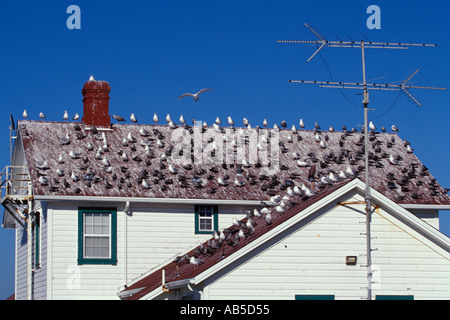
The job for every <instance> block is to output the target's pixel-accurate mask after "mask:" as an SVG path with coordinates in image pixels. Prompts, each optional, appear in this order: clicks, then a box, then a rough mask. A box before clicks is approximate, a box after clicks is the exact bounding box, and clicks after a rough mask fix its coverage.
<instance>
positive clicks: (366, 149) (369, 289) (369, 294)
mask: <svg viewBox="0 0 450 320" xmlns="http://www.w3.org/2000/svg"><path fill="white" fill-rule="evenodd" d="M361 50H362V66H363V82H364V100H363V105H364V162H365V180H366V197H365V203H366V250H367V300H372V258H371V251H372V250H371V247H370V185H369V130H368V129H369V128H368V125H367V112H368V107H367V106H368V105H369V93H368V92H367V83H366V64H365V59H364V41H363V40H361Z"/></svg>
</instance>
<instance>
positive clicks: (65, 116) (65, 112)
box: [63, 110, 69, 121]
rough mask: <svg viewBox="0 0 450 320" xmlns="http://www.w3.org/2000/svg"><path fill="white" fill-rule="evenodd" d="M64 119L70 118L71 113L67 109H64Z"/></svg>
mask: <svg viewBox="0 0 450 320" xmlns="http://www.w3.org/2000/svg"><path fill="white" fill-rule="evenodd" d="M63 119H64V121H65V120H68V119H69V114H68V113H67V110H65V111H64V115H63Z"/></svg>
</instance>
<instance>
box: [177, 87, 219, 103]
mask: <svg viewBox="0 0 450 320" xmlns="http://www.w3.org/2000/svg"><path fill="white" fill-rule="evenodd" d="M211 90H212V89H202V90H200V91H199V92H197V93H185V94H182V95H181V96H179V97H178V99H181V98H183V97H187V96H191V97H192V98H193V99H194V102H197V101H198V100H200V98H199V95H200V93H202V92H204V91H211Z"/></svg>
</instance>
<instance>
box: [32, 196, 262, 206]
mask: <svg viewBox="0 0 450 320" xmlns="http://www.w3.org/2000/svg"><path fill="white" fill-rule="evenodd" d="M34 199H35V200H38V201H51V202H57V201H77V202H80V201H85V202H89V201H95V202H127V201H129V202H130V203H131V202H133V203H172V204H177V203H182V204H186V203H192V204H198V203H200V202H201V203H202V204H233V205H236V204H240V205H251V206H261V205H264V204H263V201H261V200H222V199H186V198H142V197H101V196H54V195H35V196H34Z"/></svg>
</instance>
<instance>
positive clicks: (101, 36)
mask: <svg viewBox="0 0 450 320" xmlns="http://www.w3.org/2000/svg"><path fill="white" fill-rule="evenodd" d="M72 4H75V5H78V6H79V7H80V9H81V30H69V29H68V28H67V26H66V20H67V18H68V17H69V14H67V13H66V9H67V7H68V6H69V5H72ZM372 4H375V5H378V6H379V7H380V9H381V29H379V30H377V29H374V30H369V29H368V28H367V26H366V20H367V18H368V17H369V14H367V13H366V9H367V7H368V6H369V5H372ZM448 12H450V2H448V1H442V0H430V1H427V2H422V1H403V0H401V1H380V0H371V1H365V0H353V1H298V0H297V1H272V0H270V1H243V0H241V1H235V0H228V1H211V0H209V1H197V0H191V1H178V0H175V1H170V2H169V1H136V0H134V1H85V0H73V1H63V0H54V1H50V0H42V1H12V0H3V1H2V2H1V3H0V32H1V35H2V53H1V55H0V57H1V59H0V69H1V70H2V72H1V74H0V96H1V102H2V103H1V106H0V108H1V110H2V114H3V117H1V118H0V128H1V131H0V134H1V139H0V150H3V152H2V153H1V154H0V161H1V163H2V167H3V166H6V165H8V164H9V152H8V150H9V130H8V127H9V117H8V114H9V113H12V115H13V116H14V118H15V119H16V120H18V119H20V118H21V114H22V111H23V110H24V109H27V111H28V114H29V116H30V119H35V120H37V119H38V114H39V112H41V111H42V112H44V113H45V114H46V117H47V120H51V121H61V120H62V115H63V113H64V110H68V112H69V114H70V115H73V114H74V113H75V112H78V113H79V114H82V101H81V99H82V95H81V88H82V86H83V84H84V82H86V81H87V80H88V78H89V76H90V75H91V74H93V75H94V77H95V78H96V79H98V80H106V81H108V82H109V83H110V85H111V88H112V90H111V100H110V113H111V114H119V115H122V116H123V117H125V118H127V119H128V117H129V115H130V113H131V112H134V113H135V114H136V116H137V117H138V119H139V122H140V123H151V122H152V120H151V117H152V115H153V113H154V112H156V113H158V114H159V115H165V114H166V113H170V114H171V115H172V119H178V117H179V115H180V114H183V115H184V117H185V118H186V119H188V120H190V119H192V118H196V119H197V120H202V121H207V122H208V123H209V124H211V123H212V122H213V121H214V119H215V118H216V116H219V117H220V118H221V119H222V120H225V119H226V117H227V116H231V117H232V118H233V119H234V120H235V122H236V123H238V122H239V123H240V120H241V119H242V118H243V117H246V118H248V119H249V121H250V123H251V124H252V125H257V124H259V125H261V124H262V121H263V119H264V118H267V119H268V121H269V123H270V126H273V124H274V123H275V122H276V123H278V124H279V123H280V122H281V120H285V121H286V122H287V123H288V124H289V125H292V124H296V125H298V120H299V119H300V118H303V119H304V121H305V124H306V128H307V129H312V128H313V125H314V122H315V121H317V122H318V123H319V124H320V125H321V126H322V128H327V127H328V126H330V125H332V126H334V127H335V128H340V127H341V126H342V124H346V125H347V127H357V126H358V125H361V124H362V123H363V113H362V109H361V107H360V105H361V100H362V97H361V96H360V95H356V93H359V92H358V91H354V90H344V91H343V94H345V96H344V95H343V94H342V93H341V92H339V91H338V90H335V89H321V88H317V87H315V86H312V85H300V84H294V83H288V80H289V79H301V80H324V81H327V80H328V81H329V80H331V76H332V77H333V78H334V79H335V80H337V81H347V82H357V81H362V73H361V52H360V50H358V49H334V48H326V49H324V50H323V51H322V54H321V56H316V57H315V58H314V59H313V60H312V61H311V62H309V63H306V60H307V59H308V58H309V56H310V55H311V54H312V53H313V52H314V51H315V47H311V46H309V45H300V44H279V43H276V40H281V39H287V40H295V39H298V40H314V39H315V36H314V35H313V34H312V33H311V32H309V31H308V30H307V29H306V28H305V27H304V25H303V24H304V23H305V22H307V23H308V24H310V25H312V26H313V27H315V28H316V30H317V31H318V32H319V33H320V34H321V35H323V36H325V37H326V38H327V39H328V40H338V38H339V39H342V40H349V39H350V38H351V39H353V40H355V41H359V40H361V39H364V40H366V39H370V40H371V41H391V42H414V43H437V44H438V47H436V48H410V49H408V50H375V49H372V50H367V51H366V63H367V66H366V71H367V79H368V80H371V79H377V80H373V81H372V82H378V83H391V82H395V81H400V80H404V79H406V78H407V77H408V76H409V75H410V74H411V73H412V72H414V71H415V70H416V69H418V68H420V72H419V73H418V74H417V75H416V76H415V77H414V78H413V81H417V82H416V83H414V84H416V85H429V86H438V87H450V83H449V73H450V63H449V60H448V57H449V54H450V34H449V33H450V32H449V30H450V28H449V27H448V22H447V21H448ZM326 66H328V68H329V70H330V72H331V76H330V73H329V71H328V69H327V67H326ZM378 78H381V79H378ZM205 87H208V88H213V89H214V91H212V92H207V93H204V94H203V96H202V97H201V100H200V101H199V102H197V103H195V104H194V103H193V102H192V100H188V99H181V100H178V99H177V98H178V96H179V95H180V94H182V93H184V92H196V91H198V90H199V89H201V88H205ZM411 93H412V94H413V95H414V96H415V97H416V98H417V99H418V100H419V101H420V102H421V103H422V106H421V107H417V106H416V105H413V104H412V103H410V102H408V101H407V99H406V98H405V97H403V96H400V97H399V98H398V99H397V100H396V98H397V95H398V94H397V93H396V92H389V91H382V92H371V93H370V105H369V106H370V108H374V109H375V110H373V111H371V112H370V114H369V117H370V118H372V119H373V121H374V123H375V124H376V125H377V126H378V127H381V126H385V127H390V126H391V125H392V124H396V125H397V126H398V127H399V129H400V132H399V135H400V137H401V138H402V139H407V140H408V141H410V142H411V145H412V147H413V148H414V149H415V150H414V152H415V154H416V155H417V157H418V158H419V159H420V160H421V161H422V162H423V163H424V164H425V165H426V166H427V167H428V168H429V170H430V172H431V174H432V175H433V176H434V177H435V178H436V179H437V180H438V182H439V183H440V184H441V185H443V186H444V187H449V186H450V173H449V170H448V168H449V165H450V160H449V159H450V148H449V144H448V142H447V140H448V119H449V115H450V111H449V102H450V96H449V93H448V91H428V90H418V89H417V90H412V91H411ZM394 102H395V103H394ZM441 231H442V232H443V233H445V234H446V235H450V212H448V211H442V212H441ZM13 249H14V231H13V230H5V229H0V253H1V259H0V299H3V298H6V297H7V296H9V295H10V294H11V293H12V292H13V291H14V279H13V275H14V251H13Z"/></svg>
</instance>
